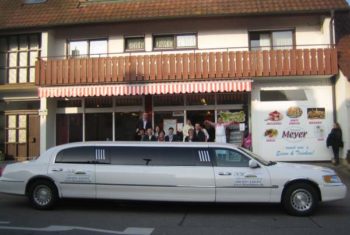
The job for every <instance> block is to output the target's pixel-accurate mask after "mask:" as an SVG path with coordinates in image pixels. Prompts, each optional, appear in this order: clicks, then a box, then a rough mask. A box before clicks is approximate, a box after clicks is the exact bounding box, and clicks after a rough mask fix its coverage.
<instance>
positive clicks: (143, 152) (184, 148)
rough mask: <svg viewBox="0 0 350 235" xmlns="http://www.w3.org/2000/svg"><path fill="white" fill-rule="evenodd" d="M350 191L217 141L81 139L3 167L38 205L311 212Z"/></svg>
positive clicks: (316, 171)
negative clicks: (116, 202)
mask: <svg viewBox="0 0 350 235" xmlns="http://www.w3.org/2000/svg"><path fill="white" fill-rule="evenodd" d="M346 190H347V189H346V186H345V185H344V184H343V183H342V182H341V180H340V179H339V177H338V176H337V175H336V173H335V172H334V171H333V170H332V169H328V168H323V167H318V166H311V165H302V164H291V163H276V162H267V161H265V160H263V159H261V158H260V157H259V156H256V155H255V154H253V153H251V152H249V151H247V150H245V149H242V148H237V147H234V146H232V145H227V144H214V143H212V144H208V143H156V142H155V143H152V142H147V143H146V142H85V143H73V144H66V145H61V146H57V147H53V148H51V149H49V150H48V151H46V152H45V153H44V154H42V155H41V156H40V157H39V158H38V159H36V160H33V161H28V162H21V163H15V164H10V165H7V166H6V167H5V168H4V169H1V171H0V192H3V193H10V194H19V195H27V196H28V197H29V199H30V202H31V203H32V205H33V206H34V207H35V208H38V209H49V208H52V207H53V205H54V204H55V202H56V201H57V200H58V199H59V198H93V199H94V198H98V199H122V200H152V201H188V202H271V203H281V204H282V205H283V206H284V208H285V209H286V210H287V212H288V213H290V214H293V215H309V214H311V213H312V212H313V211H314V209H315V208H316V206H317V204H318V202H320V201H331V200H337V199H342V198H344V197H345V195H346Z"/></svg>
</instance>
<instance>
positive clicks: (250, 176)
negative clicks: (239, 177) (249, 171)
mask: <svg viewBox="0 0 350 235" xmlns="http://www.w3.org/2000/svg"><path fill="white" fill-rule="evenodd" d="M244 177H245V178H256V177H258V176H256V175H245V176H244Z"/></svg>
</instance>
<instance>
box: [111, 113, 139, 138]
mask: <svg viewBox="0 0 350 235" xmlns="http://www.w3.org/2000/svg"><path fill="white" fill-rule="evenodd" d="M138 119H139V115H138V113H136V112H125V113H115V140H116V141H132V140H135V135H136V132H135V131H136V125H137V121H138Z"/></svg>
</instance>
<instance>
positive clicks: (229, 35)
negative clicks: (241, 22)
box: [198, 30, 249, 50]
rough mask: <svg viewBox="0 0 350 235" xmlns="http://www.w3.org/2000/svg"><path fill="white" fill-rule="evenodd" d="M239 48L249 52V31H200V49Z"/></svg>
mask: <svg viewBox="0 0 350 235" xmlns="http://www.w3.org/2000/svg"><path fill="white" fill-rule="evenodd" d="M232 47H234V48H237V50H247V48H248V47H249V41H248V30H221V31H199V32H198V48H199V49H210V48H232Z"/></svg>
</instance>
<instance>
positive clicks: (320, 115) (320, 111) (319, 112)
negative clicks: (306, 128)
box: [307, 108, 326, 119]
mask: <svg viewBox="0 0 350 235" xmlns="http://www.w3.org/2000/svg"><path fill="white" fill-rule="evenodd" d="M307 118H308V119H325V118H326V109H325V108H308V109H307Z"/></svg>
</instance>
